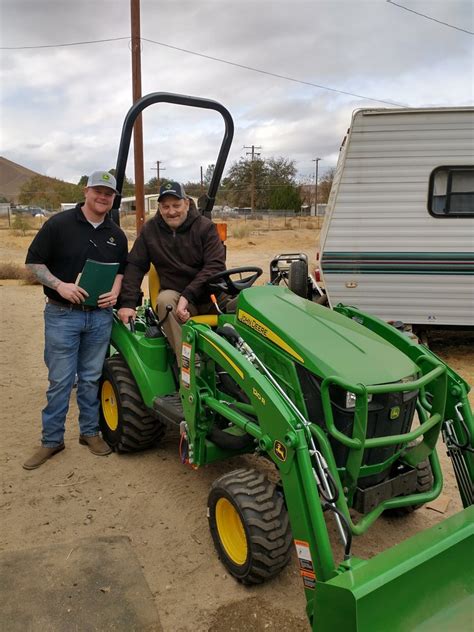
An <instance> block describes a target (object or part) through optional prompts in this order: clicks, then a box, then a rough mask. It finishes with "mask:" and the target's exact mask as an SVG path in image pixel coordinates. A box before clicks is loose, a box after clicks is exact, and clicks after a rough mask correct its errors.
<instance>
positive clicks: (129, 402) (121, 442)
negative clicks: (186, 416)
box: [103, 354, 165, 452]
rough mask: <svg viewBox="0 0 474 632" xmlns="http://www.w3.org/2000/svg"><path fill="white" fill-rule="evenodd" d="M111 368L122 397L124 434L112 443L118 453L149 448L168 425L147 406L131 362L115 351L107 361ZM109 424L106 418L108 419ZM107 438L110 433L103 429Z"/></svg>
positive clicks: (121, 421) (108, 369)
mask: <svg viewBox="0 0 474 632" xmlns="http://www.w3.org/2000/svg"><path fill="white" fill-rule="evenodd" d="M106 363H107V369H106V371H108V372H110V373H111V374H112V375H113V377H114V382H115V384H114V387H116V388H117V390H118V391H119V392H118V393H116V395H118V397H119V400H120V409H121V410H120V414H121V420H120V423H121V433H120V437H119V439H118V441H117V442H116V443H115V444H114V445H113V446H112V447H113V448H114V449H115V450H117V451H118V452H138V451H140V450H145V449H147V448H149V447H151V446H152V445H154V444H155V443H157V442H158V441H159V440H160V439H162V437H163V435H164V430H165V425H164V424H163V422H161V421H159V420H158V419H157V418H156V417H155V416H153V415H151V414H150V413H149V411H148V410H147V409H146V408H145V406H144V404H143V401H142V398H141V395H140V392H139V390H138V387H137V385H136V383H135V380H134V379H133V376H132V374H131V372H130V369H129V368H128V366H127V363H126V362H125V360H124V359H123V358H122V356H121V355H119V354H115V355H113V356H112V357H110V358H108V359H107V360H106ZM104 424H105V421H104ZM103 434H104V435H105V436H104V438H106V434H107V433H106V432H104V430H103Z"/></svg>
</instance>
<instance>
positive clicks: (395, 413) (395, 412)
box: [390, 406, 400, 420]
mask: <svg viewBox="0 0 474 632" xmlns="http://www.w3.org/2000/svg"><path fill="white" fill-rule="evenodd" d="M399 417H400V406H394V407H393V408H391V409H390V419H392V420H393V419H398V418H399Z"/></svg>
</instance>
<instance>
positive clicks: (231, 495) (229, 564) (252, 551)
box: [208, 469, 292, 584]
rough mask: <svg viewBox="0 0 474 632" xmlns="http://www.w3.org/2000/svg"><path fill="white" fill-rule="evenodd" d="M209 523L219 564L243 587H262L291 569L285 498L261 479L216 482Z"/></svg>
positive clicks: (237, 476) (251, 475) (242, 474)
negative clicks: (286, 569) (254, 585)
mask: <svg viewBox="0 0 474 632" xmlns="http://www.w3.org/2000/svg"><path fill="white" fill-rule="evenodd" d="M208 518H209V527H210V530H211V534H212V538H213V540H214V545H215V547H216V549H217V553H218V555H219V558H220V559H221V561H222V563H223V564H224V566H225V567H226V568H227V570H228V571H229V573H230V574H231V575H233V577H235V578H236V579H238V580H239V581H241V582H242V583H244V584H261V583H262V582H264V581H266V580H267V579H271V578H272V577H275V576H276V575H277V574H278V573H279V572H280V571H281V570H282V569H283V568H284V567H285V566H286V564H287V563H288V560H289V557H290V552H291V544H292V537H291V530H290V524H289V519H288V513H287V511H286V507H285V503H284V499H283V496H282V495H281V494H280V493H278V492H277V490H276V488H275V486H274V485H273V484H272V483H270V481H269V480H268V479H267V478H266V477H265V476H264V475H263V474H261V473H259V472H257V471H255V470H245V469H240V470H234V471H233V472H230V473H229V474H225V475H224V476H222V477H221V478H219V479H218V480H217V481H215V482H214V483H213V485H212V487H211V491H210V493H209V499H208Z"/></svg>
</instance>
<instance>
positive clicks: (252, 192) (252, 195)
mask: <svg viewBox="0 0 474 632" xmlns="http://www.w3.org/2000/svg"><path fill="white" fill-rule="evenodd" d="M244 149H251V150H252V151H248V152H247V154H246V155H247V156H251V159H250V160H251V165H250V177H251V184H250V206H251V208H252V213H253V212H254V210H255V169H254V160H255V156H260V154H259V153H257V152H256V151H255V150H256V149H262V148H261V147H260V146H259V147H255V145H250V146H248V147H247V146H246V145H244Z"/></svg>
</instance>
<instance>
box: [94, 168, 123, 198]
mask: <svg viewBox="0 0 474 632" xmlns="http://www.w3.org/2000/svg"><path fill="white" fill-rule="evenodd" d="M87 186H88V187H107V188H108V189H112V190H113V191H115V193H118V191H117V182H116V180H115V178H114V176H113V175H112V174H111V173H109V172H108V171H94V173H91V175H90V176H89V179H88V180H87Z"/></svg>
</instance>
